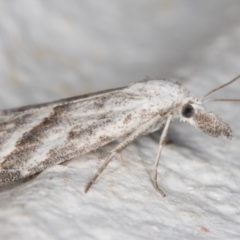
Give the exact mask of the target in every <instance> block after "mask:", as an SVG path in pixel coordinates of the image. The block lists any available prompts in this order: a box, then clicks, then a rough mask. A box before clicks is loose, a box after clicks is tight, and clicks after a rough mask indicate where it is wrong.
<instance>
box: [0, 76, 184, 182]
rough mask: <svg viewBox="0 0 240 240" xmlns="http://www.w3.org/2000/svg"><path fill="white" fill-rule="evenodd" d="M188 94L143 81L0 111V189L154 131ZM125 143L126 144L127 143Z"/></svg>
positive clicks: (167, 84) (157, 82) (164, 83)
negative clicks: (109, 145)
mask: <svg viewBox="0 0 240 240" xmlns="http://www.w3.org/2000/svg"><path fill="white" fill-rule="evenodd" d="M187 95H188V91H187V90H186V89H185V88H184V87H183V86H182V85H180V84H177V83H174V82H172V81H168V80H151V81H143V82H139V83H135V84H132V85H130V86H129V87H125V88H120V89H113V90H110V91H105V92H100V93H96V94H90V95H85V96H84V97H82V96H79V97H73V98H70V99H66V100H60V101H55V102H52V103H44V104H38V105H30V106H25V107H20V108H15V109H7V110H2V111H0V116H1V122H0V129H1V131H0V152H1V155H0V167H1V171H0V185H3V184H6V183H9V182H12V181H16V180H19V179H22V178H25V177H28V176H31V175H33V174H35V173H38V172H41V171H43V170H44V169H46V168H49V167H51V166H53V165H55V164H59V163H62V162H64V161H67V160H70V159H72V158H74V157H77V156H80V155H82V154H85V153H87V152H90V151H93V150H95V149H97V148H99V147H101V146H103V145H106V144H108V143H109V142H112V141H114V140H117V139H119V138H125V139H128V137H129V136H131V135H132V136H134V137H133V138H132V139H133V140H134V139H135V138H136V137H139V136H140V135H142V134H147V133H149V132H152V131H155V130H157V129H159V128H160V127H161V126H162V123H163V122H164V121H165V120H166V118H167V115H168V113H169V110H173V109H174V108H176V107H178V106H179V104H181V101H182V100H183V99H184V98H185V97H186V96H187ZM129 142H130V141H129V140H128V141H126V142H125V143H124V145H126V143H129Z"/></svg>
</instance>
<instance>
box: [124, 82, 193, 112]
mask: <svg viewBox="0 0 240 240" xmlns="http://www.w3.org/2000/svg"><path fill="white" fill-rule="evenodd" d="M128 90H129V91H133V92H138V93H139V94H141V95H143V96H145V98H146V99H147V100H149V101H146V103H147V104H148V102H151V107H152V108H153V109H155V110H156V111H158V112H165V111H168V112H169V113H173V114H177V109H178V108H179V107H180V106H181V105H182V103H183V101H184V100H185V99H186V98H188V96H189V91H188V90H187V89H186V88H185V87H184V86H183V85H182V84H180V83H178V82H173V81H170V80H145V81H141V82H138V83H135V84H133V85H132V86H130V87H129V88H128Z"/></svg>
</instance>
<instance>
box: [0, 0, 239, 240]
mask: <svg viewBox="0 0 240 240" xmlns="http://www.w3.org/2000/svg"><path fill="white" fill-rule="evenodd" d="M0 36H1V39H0V106H1V108H8V107H17V106H20V105H24V104H33V103H40V102H46V101H49V100H54V99H58V98H64V97H68V96H73V95H77V94H82V93H86V92H91V91H96V90H101V89H107V88H111V87H118V86H124V85H126V84H129V83H131V82H135V81H138V80H142V79H144V78H146V77H147V76H148V77H150V78H163V77H170V78H172V77H175V78H177V79H179V80H180V81H183V80H185V81H184V83H185V85H186V86H187V87H188V88H189V89H190V90H191V92H192V95H193V96H200V95H203V94H204V93H205V92H207V91H208V90H210V89H211V88H214V87H216V86H217V85H219V84H222V83H224V82H226V81H228V80H230V79H231V78H233V77H235V76H236V75H238V74H239V73H240V44H239V42H240V2H239V1H238V0H229V1H223V0H218V1H217V0H212V1H206V0H204V1H190V0H186V1H174V0H170V1H163V0H162V1H140V0H136V1H131V2H129V1H126V0H123V1H110V0H104V1H92V0H89V1H77V0H70V1H56V0H48V1H40V0H36V1H30V0H15V1H1V2H0ZM239 91H240V82H236V83H234V84H233V85H230V86H228V87H227V88H226V89H223V90H221V91H220V92H219V93H216V94H215V95H214V96H219V97H225V98H227V97H231V98H237V97H238V98H239V95H240V94H239ZM208 108H209V109H211V110H212V111H214V112H216V113H218V114H219V115H221V118H222V119H224V120H225V121H226V122H228V123H229V125H230V126H231V127H232V129H233V133H234V136H235V137H234V139H233V140H231V141H228V140H224V139H215V138H211V137H208V136H205V135H204V134H201V133H200V132H198V131H196V130H195V129H194V128H191V127H190V126H187V125H184V123H177V122H175V123H173V124H172V125H171V126H170V133H169V136H170V139H171V140H173V141H174V144H172V145H167V146H165V148H164V150H163V155H162V161H161V167H160V169H159V184H160V186H161V188H162V189H163V190H164V191H165V192H166V193H167V197H166V198H162V197H161V196H160V195H159V194H158V193H156V191H155V190H154V188H153V186H152V183H151V181H150V177H151V171H152V168H153V166H152V165H153V162H154V160H155V156H156V151H157V148H158V139H159V133H156V134H154V135H151V136H146V137H143V138H141V139H139V140H138V141H137V142H135V144H132V145H130V146H129V147H128V148H127V149H126V150H125V151H124V152H123V164H122V163H121V162H120V160H119V159H117V158H116V160H114V161H113V162H112V163H111V164H110V165H109V167H108V168H107V170H106V171H105V173H104V174H103V175H102V176H101V178H99V180H98V181H97V183H96V184H95V185H94V186H93V188H92V189H91V190H90V192H89V193H88V194H87V195H85V194H84V193H83V190H84V187H85V185H86V183H87V182H88V180H89V179H90V177H91V176H92V175H93V174H94V173H95V171H96V169H97V168H98V167H99V166H100V165H101V163H102V162H103V160H104V157H105V156H106V154H107V152H108V151H110V149H112V147H114V146H115V144H111V145H110V146H108V147H106V148H104V149H101V150H99V151H97V152H96V153H91V154H88V155H86V156H83V157H81V158H78V159H76V160H73V161H71V162H68V163H66V164H64V165H58V166H55V167H53V168H51V169H49V170H46V171H44V172H43V173H41V174H40V175H38V176H37V177H36V178H34V179H32V180H30V181H28V182H25V183H18V184H16V185H15V186H11V187H5V188H3V189H2V190H1V192H0V223H1V224H0V225H1V227H0V230H1V231H0V238H1V239H30V238H31V239H79V238H81V239H104V240H105V239H122V238H126V239H239V237H240V230H239V224H240V217H239V216H240V210H239V206H240V162H239V145H240V130H239V129H240V125H239V124H240V123H239V116H240V111H239V109H240V108H239V103H217V102H216V103H209V106H208Z"/></svg>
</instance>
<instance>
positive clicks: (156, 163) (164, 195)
mask: <svg viewBox="0 0 240 240" xmlns="http://www.w3.org/2000/svg"><path fill="white" fill-rule="evenodd" d="M171 120H172V115H170V116H169V117H168V119H167V122H166V124H165V126H164V129H163V132H162V135H161V137H160V141H159V148H158V153H157V158H156V161H155V164H154V169H153V186H154V188H155V189H156V190H157V191H158V192H159V193H160V194H161V195H162V196H163V197H166V194H165V193H164V192H163V191H162V190H161V189H160V188H159V186H158V183H157V169H158V165H159V161H160V156H161V152H162V148H163V144H164V141H165V138H166V136H167V132H168V128H169V125H170V122H171Z"/></svg>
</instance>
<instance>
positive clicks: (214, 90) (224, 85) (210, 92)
mask: <svg viewBox="0 0 240 240" xmlns="http://www.w3.org/2000/svg"><path fill="white" fill-rule="evenodd" d="M239 78H240V75H238V76H237V77H235V78H234V79H232V80H231V81H229V82H227V83H225V84H223V85H221V86H219V87H217V88H214V89H212V90H211V91H209V92H208V93H206V94H205V95H203V96H202V97H200V98H199V99H200V100H202V99H203V98H205V97H206V96H208V95H210V94H212V93H213V92H216V91H218V90H219V89H221V88H224V87H226V86H227V85H229V84H231V83H233V82H235V81H236V80H237V79H239Z"/></svg>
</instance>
